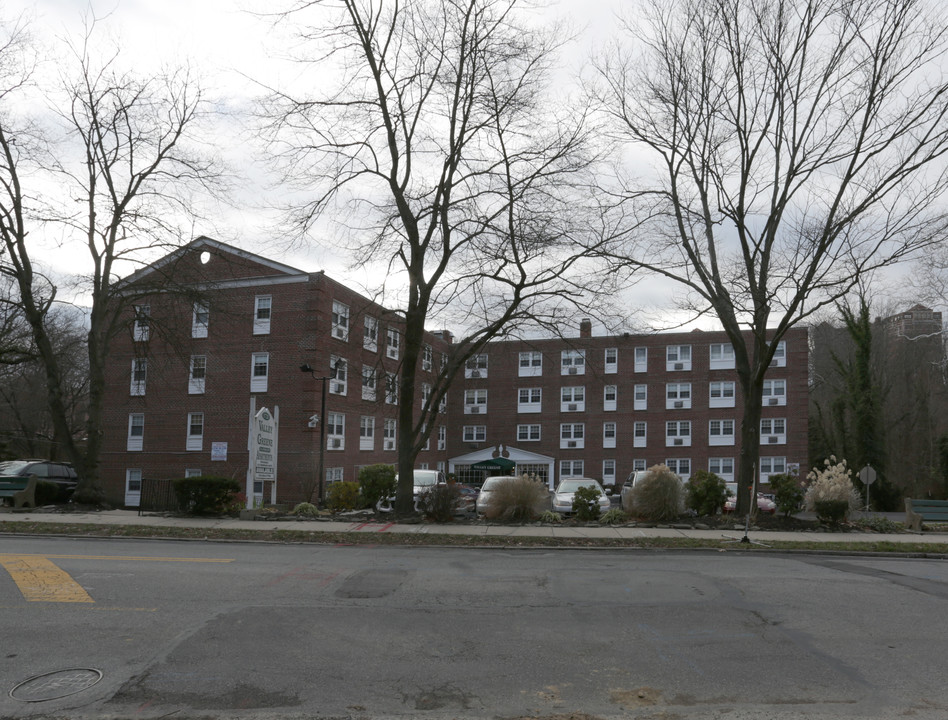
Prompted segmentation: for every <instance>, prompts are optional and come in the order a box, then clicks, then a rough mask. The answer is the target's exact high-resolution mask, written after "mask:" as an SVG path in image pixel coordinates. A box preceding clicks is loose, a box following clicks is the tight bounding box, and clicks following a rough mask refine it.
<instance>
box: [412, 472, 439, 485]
mask: <svg viewBox="0 0 948 720" xmlns="http://www.w3.org/2000/svg"><path fill="white" fill-rule="evenodd" d="M437 484H438V472H437V471H436V470H415V485H437Z"/></svg>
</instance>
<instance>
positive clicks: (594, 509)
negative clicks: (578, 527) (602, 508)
mask: <svg viewBox="0 0 948 720" xmlns="http://www.w3.org/2000/svg"><path fill="white" fill-rule="evenodd" d="M573 515H575V516H576V519H577V520H581V521H584V522H588V521H591V520H598V519H599V489H598V488H595V487H593V486H592V485H584V486H582V487H580V488H577V489H576V492H575V493H573Z"/></svg>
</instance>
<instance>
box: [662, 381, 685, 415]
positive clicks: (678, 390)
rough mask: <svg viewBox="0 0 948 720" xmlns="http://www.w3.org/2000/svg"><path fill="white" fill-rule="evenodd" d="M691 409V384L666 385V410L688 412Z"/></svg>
mask: <svg viewBox="0 0 948 720" xmlns="http://www.w3.org/2000/svg"><path fill="white" fill-rule="evenodd" d="M690 408H691V383H667V384H666V385H665V409H666V410H688V409H690Z"/></svg>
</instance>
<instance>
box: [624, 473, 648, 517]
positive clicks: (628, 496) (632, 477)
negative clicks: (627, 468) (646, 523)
mask: <svg viewBox="0 0 948 720" xmlns="http://www.w3.org/2000/svg"><path fill="white" fill-rule="evenodd" d="M647 472H648V470H636V471H634V472H631V473H629V477H628V479H627V480H626V481H625V482H624V483H622V490H621V491H620V492H619V501H620V504H621V505H622V507H623V508H630V507H632V488H634V487H635V484H636V483H637V482H641V480H642V478H644V477H645V474H646V473H647Z"/></svg>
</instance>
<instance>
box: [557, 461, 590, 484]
mask: <svg viewBox="0 0 948 720" xmlns="http://www.w3.org/2000/svg"><path fill="white" fill-rule="evenodd" d="M584 475H585V470H584V469H583V461H582V460H560V479H561V480H562V479H563V478H568V477H583V476H584Z"/></svg>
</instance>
